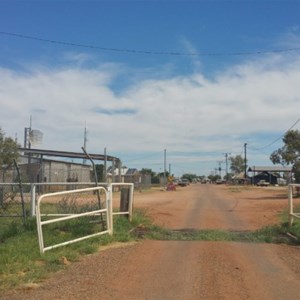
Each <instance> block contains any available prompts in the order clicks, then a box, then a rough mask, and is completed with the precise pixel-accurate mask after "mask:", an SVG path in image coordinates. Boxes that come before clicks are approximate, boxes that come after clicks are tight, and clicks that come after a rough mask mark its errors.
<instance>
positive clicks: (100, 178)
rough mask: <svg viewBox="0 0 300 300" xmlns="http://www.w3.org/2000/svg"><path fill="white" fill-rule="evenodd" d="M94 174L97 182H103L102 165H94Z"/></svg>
mask: <svg viewBox="0 0 300 300" xmlns="http://www.w3.org/2000/svg"><path fill="white" fill-rule="evenodd" d="M96 173H97V179H98V182H104V181H105V180H104V174H103V173H104V165H103V164H96Z"/></svg>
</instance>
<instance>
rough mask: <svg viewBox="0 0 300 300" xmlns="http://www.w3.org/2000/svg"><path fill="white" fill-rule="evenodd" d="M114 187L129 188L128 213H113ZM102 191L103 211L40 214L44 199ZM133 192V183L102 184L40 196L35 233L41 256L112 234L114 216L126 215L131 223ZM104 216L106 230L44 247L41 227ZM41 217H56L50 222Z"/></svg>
mask: <svg viewBox="0 0 300 300" xmlns="http://www.w3.org/2000/svg"><path fill="white" fill-rule="evenodd" d="M114 186H120V187H121V186H125V187H128V188H129V205H128V211H125V212H114V211H113V187H114ZM100 190H102V191H104V192H105V201H106V208H104V209H98V210H94V211H90V212H85V213H80V214H43V213H42V212H41V202H42V201H43V200H44V199H45V198H50V197H53V196H61V195H67V194H75V193H88V192H91V191H98V192H99V191H100ZM133 192H134V184H133V183H111V184H104V185H102V186H98V187H92V188H85V189H77V190H70V191H63V192H56V193H49V194H44V195H41V196H40V197H39V198H38V200H37V203H36V209H35V211H36V221H37V231H38V240H39V247H40V252H41V254H43V253H44V252H45V251H47V250H51V249H54V248H57V247H61V246H65V245H69V244H72V243H75V242H79V241H82V240H85V239H88V238H91V237H94V236H99V235H103V234H106V233H108V234H110V235H112V234H113V216H114V215H128V219H129V221H130V222H131V221H132V212H133ZM103 213H104V214H106V219H107V230H103V231H100V232H97V233H95V234H91V235H87V236H84V237H80V238H77V239H73V240H70V241H66V242H63V243H59V244H55V245H51V246H48V247H45V246H44V238H43V226H44V225H47V224H51V223H56V222H60V221H65V220H70V219H75V218H80V217H83V216H90V215H100V214H103ZM42 217H57V218H54V219H50V220H45V221H42Z"/></svg>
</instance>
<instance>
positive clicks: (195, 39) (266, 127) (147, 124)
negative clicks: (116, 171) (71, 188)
mask: <svg viewBox="0 0 300 300" xmlns="http://www.w3.org/2000/svg"><path fill="white" fill-rule="evenodd" d="M299 25H300V1H288V0H285V1H242V0H240V1H238V0H232V1H221V0H220V1H146V0H145V1H46V0H44V1H42V0H40V1H26V0H24V1H14V0H11V1H3V0H0V103H1V110H0V126H1V127H2V129H3V130H4V131H5V132H6V134H7V135H8V136H12V137H15V136H17V138H18V140H19V142H20V143H21V144H23V139H24V127H27V126H29V120H30V116H32V127H33V129H39V130H41V131H42V132H43V134H44V137H43V142H42V144H40V145H37V146H36V147H39V148H43V149H53V150H66V151H78V152H80V151H81V146H82V145H83V133H84V127H85V124H86V127H87V130H88V142H87V150H88V151H89V152H92V153H103V151H104V150H103V149H104V148H105V147H106V148H107V151H108V154H110V155H115V156H118V157H120V158H121V160H122V161H123V163H124V164H125V165H126V166H128V167H136V168H139V169H140V168H143V167H144V168H152V169H153V170H154V171H156V172H159V171H163V168H164V149H166V150H167V168H168V169H169V165H170V166H171V172H172V173H174V174H175V175H176V176H180V175H181V174H182V173H196V174H198V175H202V174H206V175H208V174H210V173H211V172H213V171H214V170H215V168H217V167H219V162H221V165H222V168H223V169H225V162H224V161H225V153H231V154H230V155H233V156H235V155H238V154H241V155H243V154H244V143H247V156H248V160H249V165H251V166H252V165H270V164H271V162H270V160H269V156H270V154H271V153H272V152H273V151H274V150H275V149H277V148H279V147H281V146H282V143H281V139H278V137H281V136H282V134H284V132H285V131H286V130H287V129H289V128H290V127H291V126H292V125H293V124H294V123H295V122H296V121H297V120H298V119H299V117H300V114H299V102H300V100H299V98H300V93H299V86H300V85H299V82H300V68H299V67H300V26H299ZM293 128H294V129H300V126H299V123H297V124H296V125H295V126H294V127H293ZM277 139H278V141H276V140H277ZM274 141H276V142H274ZM273 142H274V143H273ZM223 175H224V171H223Z"/></svg>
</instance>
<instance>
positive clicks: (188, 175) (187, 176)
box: [181, 173, 197, 182]
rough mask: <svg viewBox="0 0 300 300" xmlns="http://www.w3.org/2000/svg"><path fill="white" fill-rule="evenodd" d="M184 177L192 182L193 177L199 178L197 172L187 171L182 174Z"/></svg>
mask: <svg viewBox="0 0 300 300" xmlns="http://www.w3.org/2000/svg"><path fill="white" fill-rule="evenodd" d="M181 178H182V179H187V180H188V181H189V182H192V181H193V179H196V178H197V175H196V174H190V173H185V174H183V175H182V176H181Z"/></svg>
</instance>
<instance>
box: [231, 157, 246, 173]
mask: <svg viewBox="0 0 300 300" xmlns="http://www.w3.org/2000/svg"><path fill="white" fill-rule="evenodd" d="M229 161H230V163H231V165H230V170H231V171H232V172H233V173H234V174H239V173H241V172H243V171H245V160H244V158H243V157H242V156H241V155H236V156H232V157H229Z"/></svg>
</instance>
